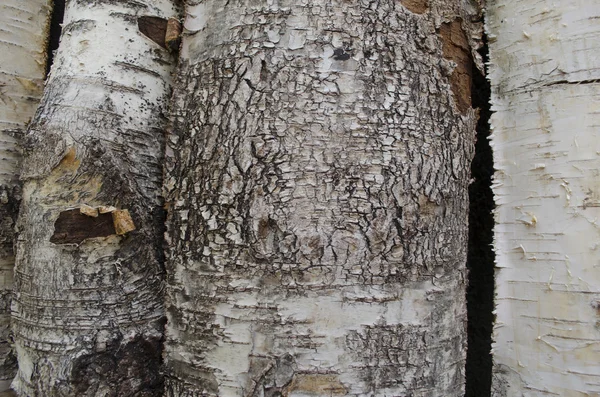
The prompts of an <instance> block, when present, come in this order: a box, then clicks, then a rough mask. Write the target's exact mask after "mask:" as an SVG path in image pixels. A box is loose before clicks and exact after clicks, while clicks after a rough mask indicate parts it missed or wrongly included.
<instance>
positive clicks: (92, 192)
mask: <svg viewBox="0 0 600 397" xmlns="http://www.w3.org/2000/svg"><path fill="white" fill-rule="evenodd" d="M174 14H175V9H174V4H173V2H172V1H170V0H141V1H140V0H129V1H111V0H94V1H84V0H71V1H69V2H68V4H67V7H66V11H65V17H64V24H63V32H62V37H61V43H60V48H59V50H58V52H57V54H56V57H55V63H54V65H53V67H52V72H51V75H50V78H49V81H48V83H47V85H46V89H45V92H44V97H43V99H42V103H41V106H40V108H39V110H38V112H37V114H36V117H35V119H34V120H33V122H32V125H31V127H30V129H29V131H28V134H27V137H26V146H25V159H24V164H23V171H22V177H23V179H24V181H25V182H24V187H23V201H22V206H21V213H20V216H19V221H18V225H17V228H18V232H19V236H18V240H17V261H16V270H15V297H14V300H13V307H12V310H13V316H12V325H13V330H14V334H15V344H16V348H17V354H18V361H19V372H18V374H17V377H16V379H15V381H14V383H13V387H14V389H15V390H16V391H17V392H18V394H19V395H20V396H44V397H51V396H133V395H135V396H160V395H162V378H161V376H160V373H159V367H160V354H161V351H160V340H161V337H162V331H163V324H164V320H163V318H164V317H163V316H164V315H163V298H162V295H161V292H160V291H161V283H162V275H163V266H162V263H161V262H162V261H161V255H162V254H161V249H160V236H161V233H162V227H161V223H162V222H163V216H162V215H161V213H162V205H161V199H160V189H161V184H162V183H161V181H162V172H161V169H162V158H163V154H162V153H163V150H164V144H163V141H164V138H163V136H164V127H165V122H164V121H165V118H164V116H163V113H164V112H165V110H166V102H167V96H168V91H169V86H170V83H169V81H170V74H171V72H172V66H173V64H174V57H173V56H172V55H171V54H169V52H168V51H167V50H165V49H163V48H161V47H160V46H159V45H157V44H156V43H155V42H153V41H152V40H150V39H149V38H147V37H146V36H144V35H143V34H141V33H140V32H139V31H138V19H139V17H141V16H155V17H162V18H168V17H171V16H173V15H174ZM111 207H113V208H111ZM132 223H133V224H132ZM133 228H135V230H133Z"/></svg>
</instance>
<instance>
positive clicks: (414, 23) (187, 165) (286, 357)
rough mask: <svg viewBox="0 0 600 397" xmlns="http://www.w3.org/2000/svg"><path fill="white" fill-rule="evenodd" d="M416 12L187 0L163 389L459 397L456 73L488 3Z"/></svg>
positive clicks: (170, 162) (171, 146) (462, 335)
mask: <svg viewBox="0 0 600 397" xmlns="http://www.w3.org/2000/svg"><path fill="white" fill-rule="evenodd" d="M413 6H414V4H413V3H411V8H412V9H413V10H417V11H419V12H417V13H415V12H412V11H411V10H409V9H408V8H405V7H403V6H402V5H401V3H400V2H398V1H396V0H379V1H367V0H359V1H356V2H347V1H342V0H334V1H329V0H327V1H326V0H315V1H311V2H298V1H292V0H287V1H268V2H256V1H251V0H231V1H229V2H227V5H226V7H225V6H224V5H223V2H221V1H216V0H209V1H202V2H192V1H190V2H189V4H188V9H187V15H188V17H187V20H186V22H185V24H184V28H185V31H184V32H185V35H184V38H183V45H182V58H181V62H180V64H181V67H180V70H179V72H178V79H179V80H178V82H177V83H176V85H175V95H174V107H173V113H172V117H173V128H172V131H170V134H169V139H168V141H167V159H166V178H165V190H166V195H167V200H168V204H169V206H170V211H169V217H168V221H167V233H166V236H167V245H168V248H167V273H168V277H167V280H168V283H167V317H168V322H167V331H166V337H167V342H166V347H165V365H166V375H167V378H166V395H167V396H177V397H188V396H220V397H227V396H257V397H258V396H306V395H333V396H334V395H347V396H359V395H360V396H364V395H373V396H375V395H380V396H385V395H422V396H449V397H450V396H463V395H464V355H465V350H464V347H465V343H466V308H465V290H466V268H465V262H466V248H467V231H468V230H467V216H468V214H467V213H468V205H467V203H468V197H467V196H468V191H467V190H468V181H469V176H470V171H469V164H470V162H471V157H472V152H473V138H474V130H475V123H476V120H475V119H476V114H475V112H474V111H473V110H472V109H471V108H470V107H468V106H467V107H466V108H465V107H463V106H460V105H459V104H458V103H457V101H458V100H459V98H456V97H455V95H457V94H461V95H462V94H464V92H459V91H456V92H453V84H452V79H451V76H452V75H453V73H454V72H455V71H459V72H458V73H459V74H462V72H461V71H462V70H465V71H466V70H467V69H468V68H470V67H471V66H472V60H471V56H470V55H471V54H470V53H469V51H468V50H469V49H470V50H473V49H474V47H476V43H474V42H473V38H474V37H476V36H478V33H479V31H478V25H477V24H476V23H473V22H472V21H475V20H476V19H477V18H480V15H479V10H477V9H475V8H474V7H471V6H472V3H471V2H462V1H450V2H449V1H429V2H427V7H426V10H427V11H424V12H421V11H423V7H417V8H415V7H413ZM442 24H451V25H452V27H453V29H452V32H451V33H450V34H446V35H444V34H440V30H441V27H442ZM454 32H456V34H457V35H456V36H455V35H454ZM455 39H456V41H455ZM445 41H452V42H453V44H458V45H457V47H459V48H460V50H459V52H460V55H461V56H459V57H453V56H451V54H447V53H445V51H444V50H443V47H444V45H445V44H449V43H447V42H445ZM465 43H467V51H463V50H464V48H463V45H464V44H465ZM465 53H466V54H467V56H466V57H465V56H463V55H464V54H465ZM457 60H458V61H459V63H460V64H457V63H456V61H457ZM462 62H464V64H463V63H462ZM463 68H464V69H463ZM465 73H466V72H465ZM457 77H460V78H461V81H462V76H457ZM461 99H464V98H461ZM467 103H470V102H469V101H468V102H467Z"/></svg>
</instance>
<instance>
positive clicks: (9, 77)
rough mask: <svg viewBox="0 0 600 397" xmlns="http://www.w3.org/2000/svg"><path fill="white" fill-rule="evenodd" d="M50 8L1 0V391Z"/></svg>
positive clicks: (10, 359) (8, 364) (25, 0)
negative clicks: (24, 178)
mask: <svg viewBox="0 0 600 397" xmlns="http://www.w3.org/2000/svg"><path fill="white" fill-rule="evenodd" d="M50 11H51V2H50V1H49V0H3V1H2V3H1V4H0V54H1V55H0V392H1V391H4V390H7V389H8V387H9V386H10V382H11V381H12V379H13V377H14V376H15V374H16V370H17V366H16V359H15V356H14V354H13V352H12V348H11V346H10V297H11V294H12V287H13V271H14V262H15V260H14V252H13V243H14V226H15V221H16V219H17V213H18V207H19V198H20V195H21V193H20V188H19V183H18V176H19V170H18V168H19V159H20V151H19V148H18V142H19V140H20V137H21V136H22V135H23V132H24V130H25V128H26V126H27V123H28V122H29V121H30V119H31V117H33V115H34V113H35V109H36V107H37V105H38V103H39V99H40V97H41V95H42V88H43V81H44V71H45V69H46V45H47V41H48V34H49V32H48V30H49V24H50Z"/></svg>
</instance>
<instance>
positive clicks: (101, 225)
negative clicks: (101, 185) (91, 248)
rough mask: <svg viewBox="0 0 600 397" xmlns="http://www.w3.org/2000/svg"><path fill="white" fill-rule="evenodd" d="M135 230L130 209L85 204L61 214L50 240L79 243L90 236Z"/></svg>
mask: <svg viewBox="0 0 600 397" xmlns="http://www.w3.org/2000/svg"><path fill="white" fill-rule="evenodd" d="M133 230H135V224H134V223H133V220H132V219H131V215H130V214H129V211H128V210H118V209H116V208H115V207H104V206H101V207H96V208H94V207H90V206H89V205H85V204H84V205H82V206H81V207H80V208H75V209H70V210H66V211H63V212H61V213H60V214H59V216H58V219H57V220H56V222H54V234H53V235H52V237H50V242H51V243H54V244H79V243H81V242H82V241H84V240H86V239H89V238H94V237H108V236H111V235H115V234H116V235H124V234H126V233H128V232H131V231H133Z"/></svg>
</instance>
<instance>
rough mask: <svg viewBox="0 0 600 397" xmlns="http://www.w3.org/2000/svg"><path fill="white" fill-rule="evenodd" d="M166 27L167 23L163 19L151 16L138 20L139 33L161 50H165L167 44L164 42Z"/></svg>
mask: <svg viewBox="0 0 600 397" xmlns="http://www.w3.org/2000/svg"><path fill="white" fill-rule="evenodd" d="M167 25H168V21H167V20H166V19H164V18H159V17H152V16H143V17H139V18H138V29H139V30H140V32H142V34H143V35H144V36H146V37H148V38H149V39H150V40H152V41H153V42H155V43H156V44H158V45H159V46H161V47H162V48H167V43H166V42H165V37H166V35H167Z"/></svg>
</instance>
